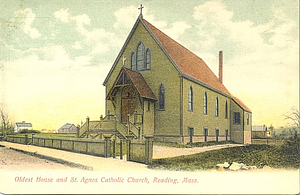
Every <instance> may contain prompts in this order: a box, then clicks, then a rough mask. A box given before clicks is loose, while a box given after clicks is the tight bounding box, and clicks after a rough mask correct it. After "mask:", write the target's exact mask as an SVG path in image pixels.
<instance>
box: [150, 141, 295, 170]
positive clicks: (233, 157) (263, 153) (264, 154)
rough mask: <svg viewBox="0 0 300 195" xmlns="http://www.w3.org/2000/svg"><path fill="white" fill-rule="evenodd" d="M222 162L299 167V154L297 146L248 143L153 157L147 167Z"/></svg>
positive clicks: (186, 167)
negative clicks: (293, 147)
mask: <svg viewBox="0 0 300 195" xmlns="http://www.w3.org/2000/svg"><path fill="white" fill-rule="evenodd" d="M291 151H294V152H291ZM224 162H229V163H232V162H238V163H244V164H246V165H251V166H257V167H258V168H261V167H263V166H265V165H267V166H270V167H274V168H299V163H300V155H299V148H298V151H297V150H296V151H295V150H294V149H291V148H289V147H286V148H285V147H279V146H269V145H248V146H241V147H233V148H224V149H220V150H213V151H208V152H203V153H198V154H193V155H188V156H179V157H173V158H165V159H154V160H153V161H152V164H151V165H149V168H152V169H168V170H187V171H191V170H203V169H213V168H215V166H216V165H217V164H219V163H224Z"/></svg>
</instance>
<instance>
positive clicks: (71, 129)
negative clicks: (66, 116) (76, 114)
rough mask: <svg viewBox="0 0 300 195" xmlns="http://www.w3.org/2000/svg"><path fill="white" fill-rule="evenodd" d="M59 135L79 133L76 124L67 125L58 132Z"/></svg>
mask: <svg viewBox="0 0 300 195" xmlns="http://www.w3.org/2000/svg"><path fill="white" fill-rule="evenodd" d="M57 133H77V127H76V126H75V125H74V124H71V123H66V124H64V125H63V126H62V127H61V128H59V129H58V130H57Z"/></svg>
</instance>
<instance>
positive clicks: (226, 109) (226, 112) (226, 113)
mask: <svg viewBox="0 0 300 195" xmlns="http://www.w3.org/2000/svg"><path fill="white" fill-rule="evenodd" d="M225 118H228V104H227V100H226V102H225Z"/></svg>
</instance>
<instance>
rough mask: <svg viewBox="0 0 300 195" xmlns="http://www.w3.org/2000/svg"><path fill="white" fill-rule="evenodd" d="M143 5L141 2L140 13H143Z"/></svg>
mask: <svg viewBox="0 0 300 195" xmlns="http://www.w3.org/2000/svg"><path fill="white" fill-rule="evenodd" d="M143 8H144V7H143V5H142V4H141V5H140V7H139V8H138V9H140V15H143Z"/></svg>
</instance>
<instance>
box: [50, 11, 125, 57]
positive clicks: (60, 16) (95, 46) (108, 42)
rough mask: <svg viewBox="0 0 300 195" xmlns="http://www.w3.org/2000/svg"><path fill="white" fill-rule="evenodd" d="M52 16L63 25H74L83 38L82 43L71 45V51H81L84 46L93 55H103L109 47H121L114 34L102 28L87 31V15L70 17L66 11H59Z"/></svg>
mask: <svg viewBox="0 0 300 195" xmlns="http://www.w3.org/2000/svg"><path fill="white" fill-rule="evenodd" d="M54 16H55V17H56V19H57V20H60V21H62V22H64V23H74V24H75V30H76V31H77V32H78V33H79V34H80V35H82V36H83V38H84V39H83V41H81V42H79V41H76V42H75V43H74V44H73V45H72V48H73V49H82V48H83V45H86V46H88V47H89V49H91V50H92V52H91V54H93V55H94V54H102V53H105V52H107V51H109V49H110V48H111V47H120V46H121V44H120V42H122V41H120V40H119V38H117V37H116V36H115V33H111V32H108V31H106V30H105V29H103V28H94V29H87V28H88V27H89V26H90V24H91V19H90V17H89V16H88V15H87V14H81V15H77V16H71V15H70V14H69V10H68V9H60V10H58V11H56V12H54Z"/></svg>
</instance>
